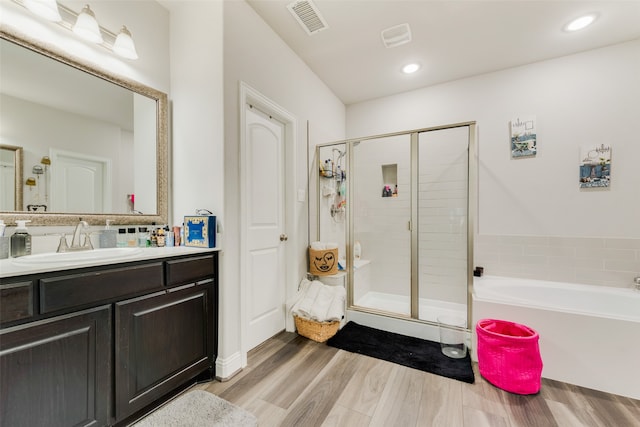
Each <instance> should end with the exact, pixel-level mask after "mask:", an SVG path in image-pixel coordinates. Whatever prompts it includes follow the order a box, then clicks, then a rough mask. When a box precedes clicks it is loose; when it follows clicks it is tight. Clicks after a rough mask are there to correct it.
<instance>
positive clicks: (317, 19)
mask: <svg viewBox="0 0 640 427" xmlns="http://www.w3.org/2000/svg"><path fill="white" fill-rule="evenodd" d="M287 9H289V11H290V12H291V13H292V14H293V16H294V17H295V18H296V20H297V21H298V22H299V23H300V25H302V28H304V30H305V31H306V32H307V34H309V35H312V34H315V33H318V32H320V31H322V30H324V29H326V28H328V27H329V26H328V25H327V22H326V21H325V20H324V18H323V17H322V15H320V11H319V10H318V8H317V7H316V5H315V4H313V2H312V1H311V0H301V1H294V2H293V3H290V4H289V5H287Z"/></svg>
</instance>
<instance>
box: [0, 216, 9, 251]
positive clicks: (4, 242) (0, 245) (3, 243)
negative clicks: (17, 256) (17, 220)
mask: <svg viewBox="0 0 640 427" xmlns="http://www.w3.org/2000/svg"><path fill="white" fill-rule="evenodd" d="M6 227H7V226H6V225H5V223H4V221H3V220H1V219H0V259H6V258H9V242H10V240H11V239H10V238H9V237H5V235H4V232H5V231H6V229H7V228H6Z"/></svg>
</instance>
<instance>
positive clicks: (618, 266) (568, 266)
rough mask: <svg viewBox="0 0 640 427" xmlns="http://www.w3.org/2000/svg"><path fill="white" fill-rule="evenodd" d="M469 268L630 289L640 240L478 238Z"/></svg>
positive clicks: (639, 261) (639, 262)
mask: <svg viewBox="0 0 640 427" xmlns="http://www.w3.org/2000/svg"><path fill="white" fill-rule="evenodd" d="M474 259H475V261H474V265H479V266H483V267H484V273H485V274H488V275H493V276H507V277H519V278H527V279H538V280H551V281H559V282H568V283H582V284H587V285H600V286H612V287H619V288H627V287H631V286H632V284H633V278H634V277H636V276H640V239H623V238H598V237H554V236H500V235H477V236H476V237H475V242H474Z"/></svg>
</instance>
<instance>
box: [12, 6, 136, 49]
mask: <svg viewBox="0 0 640 427" xmlns="http://www.w3.org/2000/svg"><path fill="white" fill-rule="evenodd" d="M13 1H14V2H16V3H18V4H21V5H22V6H24V7H25V8H26V9H27V10H29V11H30V12H32V13H33V14H35V15H37V16H39V17H41V18H44V19H47V20H49V21H52V22H55V23H57V24H58V25H60V26H61V27H64V28H66V29H67V30H71V31H73V32H74V33H75V34H77V35H78V36H79V37H81V38H83V39H84V40H88V41H90V42H93V43H96V44H98V45H100V46H102V47H104V48H105V49H107V50H110V51H112V52H114V53H115V54H116V55H118V56H121V57H123V58H126V59H138V53H137V52H136V46H135V43H134V42H133V38H132V37H131V32H130V31H129V30H128V29H127V27H125V26H124V25H123V26H122V29H121V30H120V32H119V33H118V34H115V33H113V32H111V31H109V30H107V29H106V28H103V27H101V26H100V25H99V24H98V21H97V20H96V15H95V14H94V13H93V11H92V10H91V8H90V7H89V5H86V6H85V7H84V8H82V10H81V11H80V13H76V12H74V11H73V10H71V9H69V8H68V7H66V6H63V5H61V4H58V3H57V1H56V0H13Z"/></svg>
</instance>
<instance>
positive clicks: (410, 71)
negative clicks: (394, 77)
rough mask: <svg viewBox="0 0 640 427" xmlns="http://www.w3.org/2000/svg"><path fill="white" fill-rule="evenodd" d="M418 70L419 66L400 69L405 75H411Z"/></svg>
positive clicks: (413, 65)
mask: <svg viewBox="0 0 640 427" xmlns="http://www.w3.org/2000/svg"><path fill="white" fill-rule="evenodd" d="M419 69H420V64H415V63H414V64H407V65H405V66H404V67H402V72H403V73H405V74H411V73H415V72H416V71H418V70H419Z"/></svg>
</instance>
